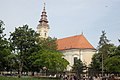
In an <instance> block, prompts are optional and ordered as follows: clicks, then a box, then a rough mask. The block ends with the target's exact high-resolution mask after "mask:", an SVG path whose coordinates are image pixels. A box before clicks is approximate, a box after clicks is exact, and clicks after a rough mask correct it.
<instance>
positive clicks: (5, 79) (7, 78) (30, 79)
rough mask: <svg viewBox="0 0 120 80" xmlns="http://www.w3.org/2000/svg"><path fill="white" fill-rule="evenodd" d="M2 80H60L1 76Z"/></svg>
mask: <svg viewBox="0 0 120 80" xmlns="http://www.w3.org/2000/svg"><path fill="white" fill-rule="evenodd" d="M0 80H59V79H41V78H40V79H38V78H32V77H25V78H17V77H4V76H0Z"/></svg>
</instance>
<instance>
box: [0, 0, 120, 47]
mask: <svg viewBox="0 0 120 80" xmlns="http://www.w3.org/2000/svg"><path fill="white" fill-rule="evenodd" d="M45 2H46V12H47V15H48V17H47V18H48V21H49V25H50V31H49V36H51V37H56V38H58V39H59V38H65V37H69V36H74V35H80V34H81V33H83V34H84V36H85V37H86V38H87V40H88V41H89V42H90V43H91V44H92V45H93V46H94V47H95V48H96V47H97V46H98V42H99V38H100V36H101V32H102V30H105V32H106V36H107V38H108V39H109V40H111V43H113V44H115V45H119V44H120V43H119V42H118V39H119V38H120V0H45ZM42 10H43V0H0V20H2V21H4V23H5V32H4V33H6V34H7V36H6V37H9V35H10V34H9V32H13V31H14V29H15V27H19V26H23V25H25V24H28V25H29V26H30V27H31V28H33V29H34V30H37V29H36V28H37V25H38V23H39V20H40V18H41V12H42Z"/></svg>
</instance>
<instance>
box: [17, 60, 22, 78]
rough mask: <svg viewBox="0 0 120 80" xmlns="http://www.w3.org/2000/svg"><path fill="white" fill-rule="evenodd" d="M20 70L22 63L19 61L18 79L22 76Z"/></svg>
mask: <svg viewBox="0 0 120 80" xmlns="http://www.w3.org/2000/svg"><path fill="white" fill-rule="evenodd" d="M22 68H23V63H22V61H21V62H20V64H19V74H18V78H20V77H21V75H22Z"/></svg>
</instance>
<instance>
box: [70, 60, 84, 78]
mask: <svg viewBox="0 0 120 80" xmlns="http://www.w3.org/2000/svg"><path fill="white" fill-rule="evenodd" d="M85 69H86V65H85V64H84V63H83V62H82V61H81V60H80V59H78V60H76V61H75V63H74V65H73V68H72V71H74V72H75V73H76V75H77V76H78V78H79V79H80V78H81V76H80V74H81V73H83V71H84V70H85Z"/></svg>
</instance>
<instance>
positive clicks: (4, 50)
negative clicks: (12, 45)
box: [0, 20, 11, 70]
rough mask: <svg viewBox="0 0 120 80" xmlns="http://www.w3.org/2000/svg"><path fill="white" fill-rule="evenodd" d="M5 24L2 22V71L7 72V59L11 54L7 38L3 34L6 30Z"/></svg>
mask: <svg viewBox="0 0 120 80" xmlns="http://www.w3.org/2000/svg"><path fill="white" fill-rule="evenodd" d="M3 26H4V22H3V21H1V20H0V70H5V69H6V67H7V60H6V57H7V56H8V55H9V54H10V53H11V52H10V49H9V45H8V41H7V39H6V38H5V35H6V34H4V33H3V32H4V30H5V28H4V27H3Z"/></svg>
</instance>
